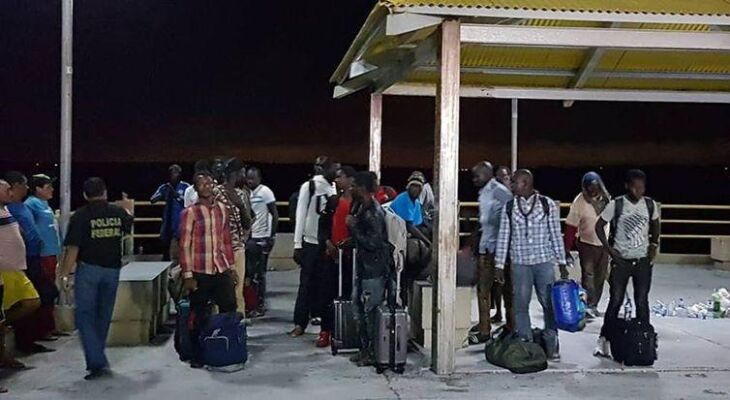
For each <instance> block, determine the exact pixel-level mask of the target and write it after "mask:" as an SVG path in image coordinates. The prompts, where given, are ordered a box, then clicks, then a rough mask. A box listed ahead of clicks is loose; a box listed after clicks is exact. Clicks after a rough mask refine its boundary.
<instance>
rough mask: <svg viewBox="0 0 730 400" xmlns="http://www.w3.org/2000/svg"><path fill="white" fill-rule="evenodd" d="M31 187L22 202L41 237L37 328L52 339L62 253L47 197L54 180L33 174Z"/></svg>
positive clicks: (47, 337)
mask: <svg viewBox="0 0 730 400" xmlns="http://www.w3.org/2000/svg"><path fill="white" fill-rule="evenodd" d="M31 189H32V194H31V195H30V196H28V198H27V199H26V200H25V205H26V206H27V207H28V209H29V210H30V212H31V214H32V215H33V222H34V223H35V227H36V230H37V231H38V234H39V235H40V238H41V250H40V259H39V266H40V270H39V273H38V275H37V277H36V282H34V285H35V286H36V289H38V294H40V297H41V308H40V310H39V312H38V327H37V329H38V330H39V331H40V332H43V333H45V335H44V336H45V337H44V339H45V340H48V339H49V338H50V339H51V340H53V339H52V337H53V335H54V334H56V333H58V332H56V322H55V319H54V316H53V310H54V308H55V304H56V299H57V298H58V288H57V287H56V267H57V266H58V256H59V255H60V254H61V239H60V236H59V233H58V232H59V231H58V224H57V223H56V217H55V215H54V214H53V209H51V206H49V205H48V200H51V199H52V198H53V180H52V179H51V178H50V177H49V176H48V175H42V174H41V175H33V179H32V180H31Z"/></svg>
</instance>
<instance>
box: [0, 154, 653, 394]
mask: <svg viewBox="0 0 730 400" xmlns="http://www.w3.org/2000/svg"><path fill="white" fill-rule="evenodd" d="M168 172H169V179H168V181H167V182H165V183H164V184H162V185H160V187H159V188H158V189H157V190H156V191H155V193H154V194H153V195H152V197H151V201H152V202H153V203H154V202H157V201H164V202H165V207H164V212H163V218H162V228H161V232H160V237H161V239H162V241H163V242H164V243H165V245H166V247H167V250H166V252H165V253H166V256H165V258H166V259H169V260H171V261H172V264H173V266H174V267H173V268H172V271H171V275H172V278H173V279H171V282H172V284H171V287H170V292H171V294H172V297H173V298H175V299H176V300H177V299H179V298H180V297H182V296H187V297H188V299H189V301H190V306H191V310H192V313H193V314H194V313H195V312H196V311H198V312H200V313H203V312H204V311H203V310H204V309H205V308H206V307H208V306H209V304H210V303H214V304H216V305H217V306H218V309H219V311H220V312H233V311H239V312H242V313H246V315H247V316H248V317H249V318H253V317H257V316H261V315H263V314H264V313H265V312H266V307H265V293H266V270H267V267H268V255H269V253H270V252H271V250H272V248H273V246H274V243H275V239H276V233H277V226H278V219H279V215H278V212H277V208H276V199H275V196H274V193H273V191H272V190H271V189H270V188H268V187H267V186H265V185H263V184H262V173H261V170H260V169H258V168H256V167H251V168H247V167H245V166H244V165H243V163H241V162H240V161H239V160H237V159H228V160H222V159H216V160H214V161H213V162H212V163H211V162H208V161H198V162H197V163H196V164H195V173H194V175H193V179H192V182H193V183H192V184H188V183H186V182H184V181H183V180H182V168H181V167H180V166H178V165H172V166H170V168H169V170H168ZM472 176H473V178H472V181H473V183H474V185H475V186H476V187H477V188H479V230H478V235H479V236H478V237H479V239H478V241H476V242H475V243H478V244H475V245H474V246H473V248H474V251H475V253H477V254H478V263H477V269H476V276H475V283H476V285H477V289H478V290H477V292H478V300H479V301H478V304H479V323H478V324H477V325H475V326H474V327H473V328H472V329H471V332H470V338H469V339H470V341H471V342H472V343H483V342H485V341H486V340H488V339H489V337H490V335H491V331H492V323H493V322H496V321H498V320H499V319H501V315H496V316H494V317H493V316H492V315H491V310H492V309H493V308H495V307H494V306H495V305H496V308H497V310H498V314H501V306H500V303H501V300H503V301H504V305H505V308H506V310H505V314H504V315H505V317H506V318H505V319H506V326H507V328H509V329H512V330H514V331H516V332H517V334H518V335H519V336H520V337H521V338H522V339H524V340H532V339H533V338H532V335H533V331H532V327H531V322H530V314H529V305H530V301H531V297H532V291H533V288H534V290H535V291H536V293H537V298H538V301H539V302H540V304H541V306H542V308H543V312H544V320H545V330H544V339H545V345H546V350H547V356H548V358H549V359H550V360H553V361H555V360H559V358H560V354H559V344H558V332H557V329H556V326H555V321H554V317H553V310H552V304H551V301H550V295H549V288H550V286H551V285H552V284H553V283H554V282H555V279H556V277H555V275H556V274H555V265H556V264H557V265H558V266H559V271H560V277H561V278H567V277H568V274H569V272H568V267H569V266H572V265H573V258H572V257H571V255H570V250H572V249H573V248H574V247H577V250H578V254H579V259H580V266H581V270H582V282H581V283H582V286H583V287H584V288H585V290H586V292H587V306H588V310H587V316H588V318H591V319H592V318H595V317H598V316H600V312H599V311H598V305H599V301H600V299H601V294H602V292H603V286H604V281H605V280H606V279H607V278H608V281H609V285H610V300H609V304H608V306H607V309H606V312H605V318H604V324H603V327H602V329H601V335H600V337H599V339H598V347H597V349H596V354H597V355H602V356H610V346H609V341H610V338H611V334H612V329H613V325H615V322H616V320H617V318H618V314H619V309H620V308H621V305H622V303H623V301H624V297H625V294H626V289H627V284H628V281H629V279H633V285H634V297H635V305H636V317H637V318H639V319H643V320H646V321H648V319H649V304H648V293H649V288H650V286H651V275H652V265H653V260H654V257H655V256H656V253H657V249H658V243H659V213H658V210H657V206H656V203H655V202H654V201H653V200H651V199H649V198H648V197H645V196H644V194H645V185H646V175H645V174H644V173H643V172H641V171H640V170H631V171H629V172H628V174H627V178H626V182H625V185H626V190H627V193H626V195H624V196H621V197H616V198H611V196H610V195H609V193H608V191H607V190H606V187H605V185H604V184H603V181H602V180H601V178H600V176H599V175H598V174H597V173H595V172H589V173H587V174H586V175H585V176H584V177H583V180H582V183H581V192H580V193H579V194H578V196H577V197H576V198H575V200H574V201H573V203H572V204H571V207H570V212H569V214H568V217H567V219H566V225H565V229H564V232H563V233H561V225H560V212H559V210H558V207H557V206H556V204H555V202H554V201H553V200H552V199H550V198H549V197H547V196H545V195H543V194H541V193H539V192H538V191H537V190H535V187H534V178H533V175H532V173H531V172H530V171H528V170H524V169H523V170H518V171H516V172H514V174H513V173H512V172H511V171H510V169H509V168H507V167H499V168H496V169H495V168H494V167H493V166H492V164H490V163H489V162H486V161H485V162H481V163H479V164H477V165H475V166H474V167H473V168H472ZM28 183H29V181H28V179H27V178H26V177H25V176H24V175H23V174H22V173H19V172H16V171H11V172H8V173H6V174H5V175H4V176H3V178H2V179H0V296H2V301H3V303H2V313H1V314H0V367H2V368H14V369H18V368H24V367H25V366H24V365H23V364H22V363H21V362H19V361H18V360H16V359H14V358H13V357H11V356H10V355H9V354H7V353H6V352H5V351H4V333H5V331H6V325H12V326H13V327H14V329H15V334H16V347H17V349H18V350H19V351H20V352H23V353H29V354H32V353H38V352H49V351H53V349H51V348H49V347H46V346H44V345H42V344H40V343H39V342H44V341H54V340H57V338H58V337H59V336H61V335H63V333H62V332H59V331H58V330H56V327H55V324H54V313H53V310H54V305H55V304H56V301H57V298H58V296H59V288H60V289H61V290H69V289H70V287H71V285H70V282H73V287H74V293H75V299H76V311H75V323H76V326H77V328H78V330H79V334H80V339H81V343H82V347H83V350H84V354H85V358H86V367H87V370H88V375H87V376H86V379H96V378H99V377H103V376H106V375H108V374H109V363H108V360H107V359H106V356H105V354H104V346H105V342H106V337H107V334H108V330H109V324H110V322H111V314H112V310H113V308H114V301H115V297H116V288H117V285H118V282H119V271H120V269H121V267H122V254H121V241H122V238H123V237H124V236H125V235H127V234H128V233H129V232H130V231H131V227H132V223H133V208H134V207H133V203H132V202H131V201H130V200H129V199H127V198H126V195H124V196H123V199H122V200H121V201H119V202H117V203H116V204H111V203H110V202H109V201H108V199H107V189H106V185H105V183H104V181H103V180H101V179H100V178H90V179H87V180H86V181H85V182H84V185H83V194H84V198H85V199H86V200H87V205H85V206H84V207H82V208H80V209H78V210H76V212H75V213H74V214H73V216H72V217H71V219H70V221H69V224H68V229H67V232H66V235H65V237H63V239H62V237H61V234H60V231H59V227H58V224H57V223H56V218H55V215H54V212H53V210H52V208H51V207H50V206H49V204H48V201H49V200H51V199H52V198H53V193H54V189H53V183H54V182H53V180H52V179H51V178H50V177H48V176H47V175H34V176H33V177H32V178H31V180H30V186H29V185H28ZM29 191H30V193H28V192H29ZM291 206H292V207H293V210H294V211H293V212H292V213H291V214H292V215H291V216H292V219H293V221H292V222H294V255H293V258H294V260H295V262H296V263H297V264H298V265H299V266H300V267H301V270H300V281H299V290H298V294H297V299H296V304H295V309H294V318H293V321H294V328H293V329H292V330H291V332H290V335H291V336H292V337H297V336H301V335H303V334H304V332H305V330H306V329H307V326H308V325H309V324H310V323H311V322H312V321H317V322H318V323H320V324H321V327H320V333H319V337H318V340H317V342H316V346H317V347H327V346H330V344H331V340H332V332H333V329H334V308H333V301H334V300H335V299H336V298H337V297H338V278H339V277H338V266H337V263H338V262H340V263H342V267H343V268H342V269H341V270H342V271H343V275H344V276H343V277H341V281H342V282H343V283H344V287H343V290H342V298H344V299H352V300H353V302H354V304H355V306H356V310H357V315H356V318H357V321H358V327H359V329H358V334H359V336H360V352H358V353H357V354H356V355H354V356H353V357H352V361H353V362H356V363H357V364H358V365H360V366H368V365H372V364H373V362H374V354H373V339H374V335H375V330H376V327H375V325H374V323H375V321H374V318H375V311H376V308H377V307H378V306H379V305H380V304H382V303H383V302H385V301H386V300H387V301H395V293H396V292H397V290H396V288H395V273H396V271H395V269H394V262H393V246H392V245H391V244H390V243H389V241H388V231H387V227H386V212H392V213H395V214H396V215H398V216H399V217H400V218H401V219H403V220H404V221H405V222H406V227H407V231H408V235H409V243H408V247H407V253H408V254H407V259H408V262H407V263H406V275H407V276H406V279H404V282H405V284H404V288H406V289H408V287H409V286H410V284H411V283H412V282H413V280H415V279H416V277H417V276H419V275H420V274H422V273H423V272H424V271H428V268H425V267H426V266H428V265H429V264H430V263H431V260H430V247H431V240H432V236H431V235H432V223H433V219H434V218H435V212H436V208H435V206H434V195H433V190H432V189H431V186H430V185H429V184H428V182H427V181H426V178H425V176H424V174H423V173H421V172H418V171H416V172H414V173H413V174H411V176H410V177H409V178H408V181H407V184H406V186H405V191H403V192H402V193H400V194H398V193H397V192H396V191H395V190H394V189H393V188H391V187H387V186H381V185H380V184H379V179H378V176H377V175H376V174H375V173H373V172H370V171H361V172H358V171H356V170H355V169H354V168H352V167H349V166H342V165H340V164H338V163H336V162H334V161H333V160H332V159H330V158H329V157H325V156H320V157H318V158H317V160H316V162H315V165H314V170H313V177H312V178H311V179H308V180H307V181H306V182H304V183H303V184H302V185H301V187H300V189H299V191H298V192H297V193H295V195H293V196H292V198H291ZM386 209H387V211H386ZM62 243H63V246H65V248H63V247H62ZM62 250H63V252H62ZM62 254H63V257H62V259H60V257H61V255H62ZM353 258H354V260H353ZM353 261H354V263H353ZM609 262H610V263H611V265H612V268H611V269H610V274H608V265H609ZM349 265H355V270H354V271H352V269H350V268H347V266H349ZM57 266H59V268H60V271H58V273H57V271H56V268H57ZM409 266H410V268H409ZM353 272H354V273H355V276H354V279H353V276H352V273H353ZM607 275H608V277H607ZM351 282H352V283H354V285H353V284H352V283H351ZM248 289H251V290H254V291H255V296H253V297H249V298H250V299H254V300H253V302H254V303H256V304H255V305H254V306H252V305H249V307H248V308H247V305H246V302H245V296H244V293H245V292H246V290H248ZM404 300H405V298H404V299H403V300H402V301H404ZM194 325H195V324H192V325H191V329H193V330H194V329H196V327H195V326H194ZM193 345H194V347H196V346H197V342H196V341H193ZM195 352H198V354H197V356H194V357H193V359H192V360H191V366H192V367H194V368H198V367H202V366H203V365H202V363H201V362H200V357H199V356H200V354H199V352H200V349H199V348H198V349H194V353H195ZM3 390H5V389H4V388H3Z"/></svg>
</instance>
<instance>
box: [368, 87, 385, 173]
mask: <svg viewBox="0 0 730 400" xmlns="http://www.w3.org/2000/svg"><path fill="white" fill-rule="evenodd" d="M382 137H383V95H382V94H380V93H373V94H371V95H370V158H369V164H368V165H369V168H370V171H373V172H375V173H376V174H377V175H378V179H380V164H381V153H380V152H381V143H382Z"/></svg>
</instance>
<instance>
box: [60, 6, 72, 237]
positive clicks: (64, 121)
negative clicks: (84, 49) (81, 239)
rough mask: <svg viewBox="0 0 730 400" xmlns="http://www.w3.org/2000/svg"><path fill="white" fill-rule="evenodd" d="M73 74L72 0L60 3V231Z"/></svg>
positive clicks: (67, 196) (67, 192) (66, 200)
mask: <svg viewBox="0 0 730 400" xmlns="http://www.w3.org/2000/svg"><path fill="white" fill-rule="evenodd" d="M72 76H73V0H63V2H62V3H61V187H60V189H61V190H60V192H61V195H60V196H59V197H60V200H61V221H60V224H59V225H60V227H61V232H62V233H63V234H64V235H65V234H66V229H67V226H68V219H69V217H70V216H71V108H72V102H71V101H72V96H71V95H72V88H73V87H72Z"/></svg>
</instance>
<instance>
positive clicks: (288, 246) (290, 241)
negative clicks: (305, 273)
mask: <svg viewBox="0 0 730 400" xmlns="http://www.w3.org/2000/svg"><path fill="white" fill-rule="evenodd" d="M293 254H294V234H293V233H277V234H276V243H275V244H274V248H273V249H272V250H271V254H269V266H270V267H272V268H273V269H275V270H277V271H287V270H292V269H296V268H297V264H296V263H295V262H294V260H293V259H292V255H293Z"/></svg>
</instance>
